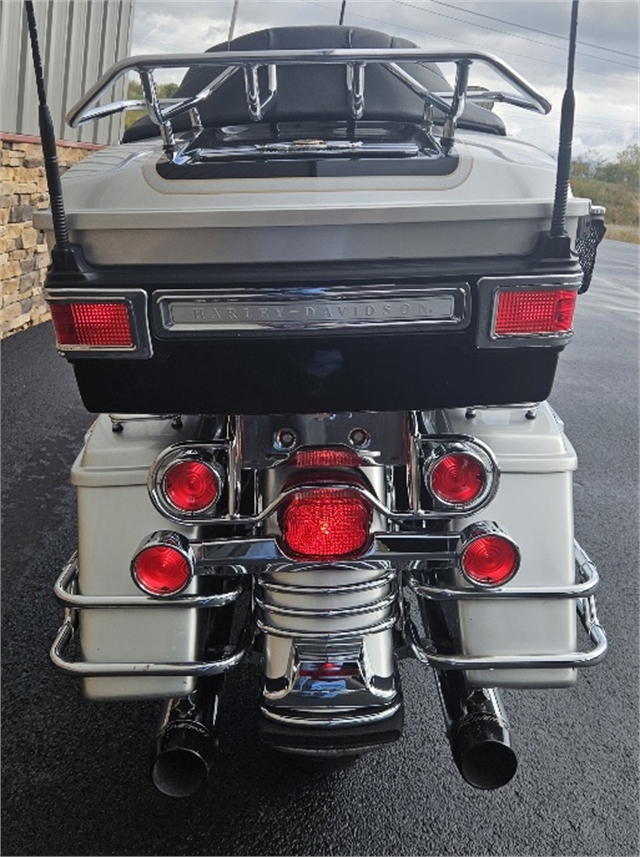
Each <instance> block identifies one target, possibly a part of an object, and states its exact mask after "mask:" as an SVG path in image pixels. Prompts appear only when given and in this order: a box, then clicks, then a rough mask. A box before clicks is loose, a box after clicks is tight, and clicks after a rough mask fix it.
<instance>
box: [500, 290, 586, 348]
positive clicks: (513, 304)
mask: <svg viewBox="0 0 640 857" xmlns="http://www.w3.org/2000/svg"><path fill="white" fill-rule="evenodd" d="M576 297H577V292H575V291H568V290H552V289H540V290H537V291H534V290H521V291H513V292H508V291H501V292H499V293H498V308H497V312H496V319H495V324H494V334H495V335H496V336H518V335H528V334H548V333H567V332H568V331H570V330H571V326H572V324H573V312H574V309H575V305H576Z"/></svg>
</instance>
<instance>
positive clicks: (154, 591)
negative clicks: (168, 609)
mask: <svg viewBox="0 0 640 857" xmlns="http://www.w3.org/2000/svg"><path fill="white" fill-rule="evenodd" d="M131 572H132V575H133V579H134V580H135V582H136V583H137V585H138V586H139V587H140V589H142V590H143V591H144V592H148V593H149V595H176V594H177V593H178V592H181V591H182V590H183V589H184V588H185V587H186V586H187V585H188V583H189V581H190V580H191V576H192V572H193V569H192V566H191V563H190V562H189V560H188V558H187V557H186V556H185V555H184V553H183V552H182V551H180V550H178V548H175V547H172V546H171V545H152V546H150V547H147V548H144V549H143V550H141V551H140V553H139V554H138V555H137V556H136V557H135V558H134V560H133V564H132V567H131Z"/></svg>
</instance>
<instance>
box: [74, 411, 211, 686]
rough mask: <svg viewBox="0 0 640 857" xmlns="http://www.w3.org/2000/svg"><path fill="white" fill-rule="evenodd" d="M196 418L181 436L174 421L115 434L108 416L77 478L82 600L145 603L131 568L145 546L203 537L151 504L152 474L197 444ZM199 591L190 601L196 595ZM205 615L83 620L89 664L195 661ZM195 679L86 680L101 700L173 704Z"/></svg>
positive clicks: (101, 612)
mask: <svg viewBox="0 0 640 857" xmlns="http://www.w3.org/2000/svg"><path fill="white" fill-rule="evenodd" d="M193 429H194V418H190V417H187V418H185V420H184V427H183V428H182V429H181V430H176V429H174V428H172V427H171V423H170V422H169V421H166V420H165V421H160V420H153V421H150V422H128V423H127V424H126V426H125V428H124V430H123V431H122V432H121V433H116V432H113V431H112V427H111V420H110V419H109V417H108V416H107V415H106V414H102V415H101V416H100V417H99V418H98V419H97V421H96V422H95V423H94V425H93V426H92V428H91V429H90V430H89V432H88V434H87V437H86V439H85V444H84V447H83V449H82V451H81V452H80V455H79V456H78V458H77V459H76V461H75V463H74V465H73V468H72V470H71V481H72V483H73V484H74V485H75V487H76V491H77V498H78V565H79V579H78V586H79V591H80V593H81V594H82V595H88V596H91V595H138V596H139V595H140V594H141V592H140V590H139V589H138V588H137V586H136V585H135V584H134V582H133V580H132V578H131V573H130V566H131V560H132V558H133V555H134V553H135V551H136V550H137V548H138V546H139V545H140V542H141V541H142V540H143V539H144V538H145V537H146V536H148V535H149V534H150V533H152V532H154V531H156V530H162V529H172V530H174V531H178V532H182V533H184V534H185V535H186V536H191V537H192V538H193V537H194V535H195V530H194V529H193V528H189V527H182V526H180V525H177V524H170V525H169V522H168V521H167V520H166V518H163V517H162V516H161V515H160V513H159V512H157V511H156V509H155V508H154V507H153V505H152V504H151V501H150V500H149V495H148V493H147V476H148V472H149V467H150V466H151V464H152V462H153V461H154V459H155V458H156V456H157V455H158V454H159V453H160V452H161V451H162V450H163V449H165V448H166V447H167V446H169V445H170V444H172V443H178V442H179V441H181V440H186V439H187V438H188V437H189V436H192V434H193ZM194 591H195V589H194V584H192V585H191V586H190V587H189V588H188V589H187V590H186V593H187V594H188V593H191V592H194ZM197 614H198V611H197V610H195V609H183V608H173V609H172V608H167V607H163V608H162V609H161V610H160V611H159V612H158V611H157V610H137V609H135V608H133V609H132V608H127V609H124V608H118V609H92V610H83V611H81V613H80V641H81V646H82V653H83V656H84V658H85V660H87V661H90V662H97V663H105V662H107V663H109V662H112V663H127V662H136V663H145V662H149V663H157V662H163V661H166V662H171V661H173V662H180V661H189V660H195V659H196V658H197V645H198V621H197V620H198V616H197ZM194 681H195V680H194V679H193V678H179V677H171V678H156V677H149V676H146V677H145V676H144V675H141V676H136V677H132V678H85V679H84V680H83V685H84V692H85V694H86V695H87V696H88V697H90V698H93V699H116V698H127V697H135V698H143V697H172V696H182V695H184V694H186V693H188V692H189V691H190V690H191V689H192V688H193V686H194Z"/></svg>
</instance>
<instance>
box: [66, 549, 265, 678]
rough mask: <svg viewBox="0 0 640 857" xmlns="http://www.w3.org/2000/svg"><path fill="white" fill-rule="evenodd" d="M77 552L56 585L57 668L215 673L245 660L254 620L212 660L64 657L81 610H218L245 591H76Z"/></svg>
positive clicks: (116, 673) (108, 673)
mask: <svg viewBox="0 0 640 857" xmlns="http://www.w3.org/2000/svg"><path fill="white" fill-rule="evenodd" d="M77 582H78V555H77V553H74V554H73V555H72V556H71V557H70V559H69V560H68V562H67V564H66V565H65V566H64V568H63V570H62V573H61V574H60V576H59V577H58V579H57V580H56V582H55V585H54V595H55V596H56V598H57V599H58V601H60V602H61V603H62V604H64V605H65V616H64V621H63V623H62V625H61V626H60V628H59V629H58V633H57V634H56V637H55V640H54V641H53V644H52V646H51V650H50V657H51V660H52V662H53V664H54V666H56V667H57V668H58V669H60V670H62V671H64V672H68V673H72V674H73V675H77V676H80V677H82V678H98V677H110V678H116V677H125V676H134V675H144V676H185V677H187V676H199V677H203V676H213V675H219V674H221V673H224V672H227V670H230V669H231V668H232V667H234V666H236V665H237V664H239V663H240V661H242V659H243V658H244V656H245V655H246V653H247V651H248V650H249V648H250V645H251V640H252V637H253V631H252V623H251V622H247V624H246V627H245V629H244V633H243V634H242V636H241V639H240V641H239V642H238V645H237V646H236V648H235V649H234V650H233V651H232V652H230V653H229V654H227V656H226V657H224V658H219V659H217V660H212V661H185V662H182V663H97V662H88V661H81V660H70V659H67V657H65V653H66V650H67V648H68V646H69V644H70V643H71V641H72V639H73V637H74V634H75V631H76V627H77V623H78V615H79V613H80V611H81V610H87V609H101V608H102V609H116V608H136V609H141V608H142V609H155V610H158V609H162V608H163V607H164V608H165V609H166V608H167V607H172V608H173V607H181V608H198V609H216V608H218V607H225V606H227V605H229V604H232V603H233V602H235V601H237V599H238V598H239V597H240V595H241V594H242V592H243V588H242V586H237V587H235V588H234V589H232V590H230V591H229V592H223V593H220V594H217V595H179V596H176V597H173V598H163V599H156V598H152V597H150V596H147V595H102V596H100V595H92V596H86V595H80V594H79V593H78V592H77V591H76V590H77Z"/></svg>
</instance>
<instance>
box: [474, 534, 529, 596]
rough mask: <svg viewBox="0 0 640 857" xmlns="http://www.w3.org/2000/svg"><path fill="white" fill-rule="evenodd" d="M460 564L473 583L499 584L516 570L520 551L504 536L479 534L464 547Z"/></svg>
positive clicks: (505, 580)
mask: <svg viewBox="0 0 640 857" xmlns="http://www.w3.org/2000/svg"><path fill="white" fill-rule="evenodd" d="M460 565H461V568H462V571H463V572H464V574H465V575H466V576H467V577H468V578H469V580H471V581H472V582H473V583H479V584H482V585H484V586H501V585H502V584H503V583H506V582H507V581H508V580H510V579H511V578H512V577H513V575H514V574H515V573H516V571H517V570H518V567H519V565H520V552H519V551H518V548H517V547H516V546H515V545H514V543H513V542H512V541H511V540H510V539H508V538H506V537H505V536H500V535H486V536H480V537H479V538H477V539H474V540H473V541H471V542H469V544H468V545H467V546H466V547H465V548H464V550H463V551H462V554H461V557H460Z"/></svg>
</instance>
